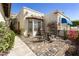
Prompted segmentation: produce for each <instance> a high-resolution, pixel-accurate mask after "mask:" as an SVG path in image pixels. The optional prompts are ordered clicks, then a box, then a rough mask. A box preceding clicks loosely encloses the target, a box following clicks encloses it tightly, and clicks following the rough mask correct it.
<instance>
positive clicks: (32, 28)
mask: <svg viewBox="0 0 79 59" xmlns="http://www.w3.org/2000/svg"><path fill="white" fill-rule="evenodd" d="M32 35H33V36H34V19H32Z"/></svg>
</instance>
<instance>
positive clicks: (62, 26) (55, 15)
mask: <svg viewBox="0 0 79 59" xmlns="http://www.w3.org/2000/svg"><path fill="white" fill-rule="evenodd" d="M45 24H46V25H45V27H46V31H51V32H52V33H53V34H60V35H63V33H64V31H63V30H66V31H67V30H70V25H71V24H72V22H71V21H70V18H69V17H67V16H65V15H64V13H63V12H59V11H54V12H52V13H49V14H47V15H45ZM49 26H51V28H49Z"/></svg>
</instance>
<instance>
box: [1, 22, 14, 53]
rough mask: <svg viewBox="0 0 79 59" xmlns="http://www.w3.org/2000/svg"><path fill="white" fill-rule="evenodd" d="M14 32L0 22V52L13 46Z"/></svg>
mask: <svg viewBox="0 0 79 59" xmlns="http://www.w3.org/2000/svg"><path fill="white" fill-rule="evenodd" d="M14 38H15V33H14V32H13V31H11V30H10V29H9V28H8V27H7V26H6V25H5V24H4V23H3V22H0V52H6V51H8V50H10V49H11V48H12V47H13V43H14Z"/></svg>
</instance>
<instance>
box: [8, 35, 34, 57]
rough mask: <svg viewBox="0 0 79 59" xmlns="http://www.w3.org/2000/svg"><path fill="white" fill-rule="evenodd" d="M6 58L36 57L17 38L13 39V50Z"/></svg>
mask: <svg viewBox="0 0 79 59" xmlns="http://www.w3.org/2000/svg"><path fill="white" fill-rule="evenodd" d="M8 56H36V55H35V53H33V52H32V50H31V49H30V48H29V47H28V46H27V45H26V44H25V43H24V42H23V41H22V40H21V39H20V38H19V37H18V36H16V37H15V43H14V48H13V49H12V50H11V51H10V53H9V54H8Z"/></svg>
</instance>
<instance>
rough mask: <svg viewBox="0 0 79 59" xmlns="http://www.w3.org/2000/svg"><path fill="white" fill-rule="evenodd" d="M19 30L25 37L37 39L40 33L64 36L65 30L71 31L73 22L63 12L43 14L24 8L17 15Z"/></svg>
mask: <svg viewBox="0 0 79 59" xmlns="http://www.w3.org/2000/svg"><path fill="white" fill-rule="evenodd" d="M16 19H17V25H18V26H17V28H18V29H19V30H20V31H21V34H23V35H24V36H26V37H27V36H33V37H35V36H36V35H37V34H38V33H39V31H40V32H44V31H45V32H50V33H52V34H58V35H62V36H63V33H64V32H63V30H65V31H67V30H70V25H71V24H72V22H71V21H70V18H69V17H67V16H65V15H64V13H63V12H59V11H54V12H52V13H49V14H43V13H41V12H38V11H36V10H33V9H31V8H27V7H23V8H22V9H21V11H20V12H19V13H18V14H17V15H16Z"/></svg>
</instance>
